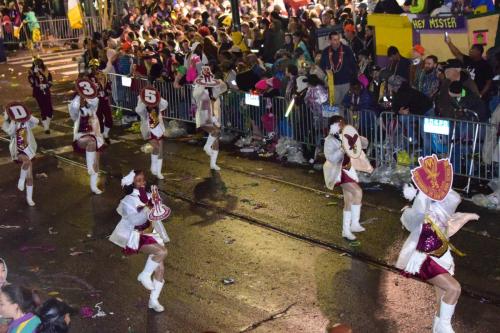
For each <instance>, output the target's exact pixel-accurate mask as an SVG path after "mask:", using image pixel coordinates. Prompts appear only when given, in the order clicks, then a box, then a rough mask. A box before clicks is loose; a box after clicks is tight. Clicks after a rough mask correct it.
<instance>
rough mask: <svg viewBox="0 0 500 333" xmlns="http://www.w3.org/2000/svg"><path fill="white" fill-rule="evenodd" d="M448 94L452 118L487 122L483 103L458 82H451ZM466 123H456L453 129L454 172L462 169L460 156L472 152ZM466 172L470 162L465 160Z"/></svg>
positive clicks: (468, 128)
mask: <svg viewBox="0 0 500 333" xmlns="http://www.w3.org/2000/svg"><path fill="white" fill-rule="evenodd" d="M448 94H449V96H450V99H451V103H450V104H451V107H452V108H453V117H452V118H455V119H460V120H472V121H478V120H479V121H481V122H484V121H487V119H488V116H487V109H486V106H485V104H484V102H483V101H482V100H481V98H479V96H477V95H476V94H473V93H471V92H470V91H468V90H467V89H465V88H464V85H463V84H462V82H460V81H453V82H451V83H450V85H449V87H448ZM469 131H470V126H469V124H468V123H464V122H457V124H456V127H455V143H456V145H455V149H454V150H453V154H452V156H450V159H451V161H450V162H451V164H452V165H453V169H454V171H455V172H460V170H463V169H462V161H463V160H462V156H468V155H469V154H470V153H471V151H472V145H471V144H470V142H469V140H470V138H472V134H471V133H470V132H469ZM467 163H468V165H467V166H466V168H467V170H468V169H469V167H470V161H469V160H467Z"/></svg>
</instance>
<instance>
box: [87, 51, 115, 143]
mask: <svg viewBox="0 0 500 333" xmlns="http://www.w3.org/2000/svg"><path fill="white" fill-rule="evenodd" d="M89 67H90V73H89V75H88V78H89V79H90V81H92V82H93V83H94V84H95V85H96V87H97V90H98V98H99V105H98V107H97V118H98V119H99V125H100V127H101V132H102V135H103V137H104V141H106V143H108V144H109V143H110V141H109V131H110V130H111V127H113V114H112V112H111V101H110V96H111V93H112V92H111V83H110V82H109V81H108V77H107V76H106V74H104V73H103V72H101V71H99V70H98V68H99V60H98V59H92V60H90V61H89Z"/></svg>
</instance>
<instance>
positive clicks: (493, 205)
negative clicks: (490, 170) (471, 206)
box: [472, 180, 500, 210]
mask: <svg viewBox="0 0 500 333" xmlns="http://www.w3.org/2000/svg"><path fill="white" fill-rule="evenodd" d="M488 186H489V187H490V188H491V189H492V190H493V193H491V194H488V195H485V194H476V195H473V196H472V202H474V203H475V204H476V205H478V206H480V207H486V208H488V209H497V210H500V180H492V181H491V182H489V184H488Z"/></svg>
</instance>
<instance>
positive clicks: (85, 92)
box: [69, 79, 104, 194]
mask: <svg viewBox="0 0 500 333" xmlns="http://www.w3.org/2000/svg"><path fill="white" fill-rule="evenodd" d="M76 91H77V94H76V96H75V97H74V98H73V100H72V101H71V103H70V104H69V115H70V117H71V119H72V120H73V121H74V122H75V124H74V129H73V149H74V150H75V151H76V152H81V153H83V152H85V159H86V161H87V171H88V173H89V175H90V190H91V191H92V192H93V193H94V194H101V193H102V191H101V190H100V189H99V188H98V187H97V182H98V180H99V151H100V150H101V148H102V146H103V145H104V139H103V137H102V134H101V128H100V126H99V121H98V119H97V115H96V113H97V108H98V103H99V100H98V99H97V87H96V86H95V85H94V84H93V83H92V82H91V81H90V80H88V79H78V80H77V81H76Z"/></svg>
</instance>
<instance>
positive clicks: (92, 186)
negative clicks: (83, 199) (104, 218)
mask: <svg viewBox="0 0 500 333" xmlns="http://www.w3.org/2000/svg"><path fill="white" fill-rule="evenodd" d="M98 181H99V174H98V173H97V172H96V173H94V174H93V175H90V190H91V191H92V193H94V194H98V195H99V194H101V193H102V191H101V190H100V189H99V188H98V187H97V182H98Z"/></svg>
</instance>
